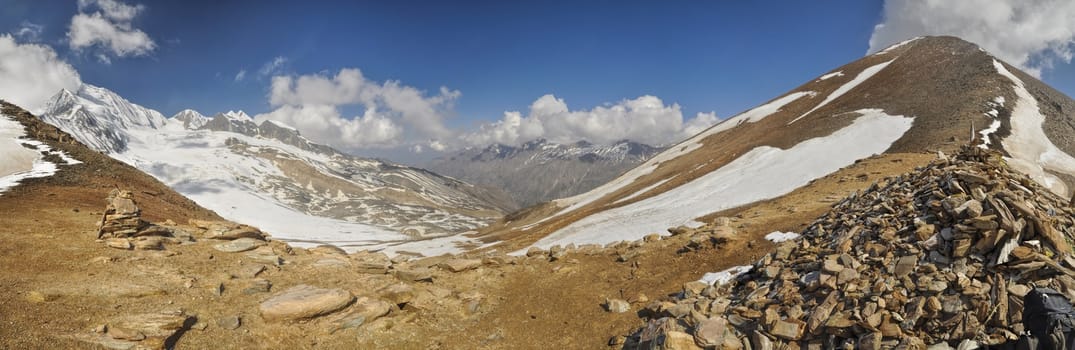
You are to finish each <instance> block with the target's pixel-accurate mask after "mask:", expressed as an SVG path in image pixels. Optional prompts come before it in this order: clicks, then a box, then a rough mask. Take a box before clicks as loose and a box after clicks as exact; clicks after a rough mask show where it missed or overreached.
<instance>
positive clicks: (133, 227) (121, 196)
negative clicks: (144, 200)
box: [97, 189, 149, 239]
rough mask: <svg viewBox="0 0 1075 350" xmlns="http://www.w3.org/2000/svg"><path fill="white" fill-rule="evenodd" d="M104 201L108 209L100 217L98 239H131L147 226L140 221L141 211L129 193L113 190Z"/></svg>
mask: <svg viewBox="0 0 1075 350" xmlns="http://www.w3.org/2000/svg"><path fill="white" fill-rule="evenodd" d="M106 201H108V207H106V208H105V212H104V215H103V216H102V217H101V225H100V229H99V230H98V231H97V238H98V239H102V238H126V237H131V236H134V235H136V234H137V233H138V232H139V231H141V230H142V229H143V228H145V227H146V226H148V225H149V223H147V222H145V221H143V220H142V209H139V208H138V204H135V202H134V196H132V195H131V191H125V190H120V189H114V190H112V191H111V192H109V193H108V198H107V199H106Z"/></svg>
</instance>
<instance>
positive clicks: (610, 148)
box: [427, 139, 663, 207]
mask: <svg viewBox="0 0 1075 350" xmlns="http://www.w3.org/2000/svg"><path fill="white" fill-rule="evenodd" d="M661 150H663V149H662V148H659V147H653V146H649V145H645V144H642V143H638V142H633V141H629V140H623V141H619V142H616V143H614V144H611V145H595V144H592V143H589V142H586V141H579V142H575V143H571V144H559V143H552V142H548V141H547V140H544V139H538V140H533V141H529V142H526V143H524V144H522V145H519V146H508V145H503V144H493V145H489V146H486V147H485V148H468V149H464V150H462V151H459V152H457V153H454V154H451V155H447V156H444V157H440V158H438V159H435V160H433V161H432V162H430V163H429V164H428V165H427V167H429V168H430V169H432V170H433V171H436V172H438V173H441V174H445V175H448V176H452V177H455V178H458V179H461V180H463V181H467V182H470V183H473V184H478V185H483V186H489V187H494V188H498V189H502V190H504V191H505V192H507V193H508V194H509V195H510V196H511V197H512V199H513V200H514V201H515V203H516V204H517V205H518V206H519V207H525V206H530V205H533V204H536V203H540V202H545V201H549V200H552V199H556V198H560V197H565V196H571V195H575V194H578V193H582V192H585V191H588V190H590V189H592V188H594V187H597V186H598V185H600V184H602V183H605V182H607V181H608V180H611V179H612V178H614V177H616V176H618V175H620V174H621V173H623V172H624V171H626V170H627V169H630V168H632V167H634V166H635V165H637V164H639V163H642V162H644V161H645V160H646V159H649V158H650V157H652V156H653V155H655V154H657V153H659V152H660V151H661Z"/></svg>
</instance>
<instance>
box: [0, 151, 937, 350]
mask: <svg viewBox="0 0 1075 350" xmlns="http://www.w3.org/2000/svg"><path fill="white" fill-rule="evenodd" d="M77 156H78V155H76V157H77ZM83 156H85V155H83ZM932 157H933V156H932V155H929V154H898V155H884V156H880V157H877V158H873V159H868V160H864V161H862V162H860V163H858V164H855V165H853V166H851V167H848V168H847V169H844V170H841V171H840V172H837V173H835V174H833V175H830V176H828V177H825V178H823V179H820V180H817V181H815V182H814V183H813V184H811V185H809V186H807V187H804V188H802V189H800V190H797V191H795V192H793V193H791V194H789V195H788V196H785V197H782V198H779V199H775V200H771V201H765V202H761V203H756V204H754V205H751V206H748V207H745V208H742V209H740V210H732V211H728V212H725V213H722V214H723V215H729V216H736V217H737V219H736V220H735V221H734V225H735V226H737V227H738V228H739V229H740V234H739V237H740V238H739V239H737V240H735V241H733V242H729V243H727V244H725V245H723V246H720V247H718V248H709V249H704V250H699V251H693V252H685V253H681V252H679V251H680V249H681V248H682V247H683V246H684V245H685V244H686V239H687V237H684V236H675V237H670V238H666V239H663V240H660V241H657V242H651V243H646V244H645V245H643V246H642V247H641V248H640V250H639V251H640V253H641V254H640V255H638V256H637V257H635V258H632V259H630V260H628V261H627V262H616V256H615V255H614V254H609V253H602V254H597V255H583V254H570V255H568V256H567V257H565V258H564V259H561V260H558V261H556V262H549V261H546V260H544V259H537V258H533V259H521V260H519V261H518V263H516V264H510V265H504V266H499V267H492V266H486V267H482V268H479V269H477V270H473V271H468V272H463V273H448V272H444V271H438V272H436V273H435V277H434V282H433V283H414V285H415V287H416V288H417V289H418V290H419V292H418V294H419V295H426V296H425V297H418V299H416V301H415V302H413V303H411V304H408V305H407V306H406V307H404V308H403V309H402V310H397V311H393V313H392V314H390V315H389V316H388V317H385V318H381V319H379V320H377V321H376V322H373V323H371V324H368V325H365V326H363V327H361V328H358V329H345V330H341V331H338V332H335V333H331V332H330V329H331V327H330V326H329V325H328V324H327V323H326V322H327V321H325V320H322V319H319V320H313V321H310V322H306V323H295V324H269V323H265V322H264V321H262V320H261V318H260V317H259V316H258V312H257V305H258V304H259V303H260V302H261V301H263V300H264V299H266V298H267V297H268V296H269V294H256V295H245V294H243V293H240V292H239V291H241V290H242V289H243V288H245V287H246V286H247V285H248V284H249V283H250V280H249V279H244V278H232V277H231V276H230V275H231V274H235V271H238V270H240V269H241V268H243V267H245V266H248V265H249V262H246V261H244V258H243V255H241V254H229V253H221V252H217V251H215V250H213V249H212V248H211V244H212V243H209V242H200V243H197V244H193V245H169V246H167V250H166V251H165V252H164V253H162V252H145V251H125V250H117V249H112V248H107V247H105V246H104V245H103V244H100V243H95V242H94V237H95V234H96V230H95V228H96V224H97V220H99V216H98V215H99V213H98V212H99V211H100V209H101V208H103V205H104V201H103V198H104V197H105V195H106V193H107V191H108V190H110V189H111V188H112V187H113V186H112V184H113V183H112V182H109V181H111V180H114V179H120V180H122V181H121V185H120V186H123V187H126V188H142V189H146V188H150V189H155V190H154V191H159V193H158V194H156V195H152V196H151V195H148V194H146V193H141V192H139V193H136V199H137V200H138V201H139V204H140V205H141V206H142V208H143V212H144V213H145V216H146V217H147V218H150V219H151V220H155V221H156V220H163V219H173V220H175V221H178V222H183V221H185V219H186V218H191V217H194V218H212V215H209V214H211V213H203V214H199V213H201V212H200V211H198V210H190V208H186V207H184V206H183V205H181V204H182V201H181V203H178V204H176V203H172V202H169V201H168V200H165V199H168V198H171V197H170V196H169V195H168V194H166V192H167V191H166V189H163V188H159V187H154V186H160V185H159V184H158V185H153V183H152V182H151V181H141V180H138V179H139V178H140V176H141V177H144V175H137V174H135V173H127V172H126V171H125V170H123V169H124V167H125V166H123V165H109V166H110V167H112V168H108V169H111V172H106V171H101V172H98V171H96V169H93V167H94V165H93V164H91V163H88V164H87V165H84V166H82V168H81V169H80V168H78V167H77V166H76V167H65V168H62V169H63V170H62V171H61V173H60V174H57V176H55V177H53V178H50V179H43V180H39V181H31V182H29V183H27V184H26V185H22V186H18V187H16V188H15V190H14V191H11V192H7V193H5V194H4V195H3V196H2V197H0V210H2V211H3V212H4V213H5V214H6V215H5V217H4V219H3V221H4V222H3V227H5V229H4V230H3V231H2V232H0V247H2V248H0V249H2V251H0V253H2V254H0V266H4V267H5V268H4V269H2V270H0V281H3V282H2V283H0V293H3V295H8V296H9V297H8V298H4V299H2V300H0V315H3V321H4V322H5V327H0V339H2V341H0V344H2V346H0V347H9V348H41V347H52V348H55V347H63V348H88V347H90V346H89V345H88V344H87V343H82V342H78V341H76V340H73V338H72V337H75V336H79V335H86V334H91V333H90V330H91V329H92V328H93V327H95V326H97V325H100V324H107V323H108V322H109V320H111V319H114V318H116V317H119V316H123V315H129V314H136V313H145V312H155V311H160V310H174V309H181V310H184V311H186V312H188V313H190V314H194V315H197V322H198V323H201V324H208V326H207V327H206V328H205V329H204V330H200V329H197V328H195V329H192V330H187V331H186V332H185V333H183V334H182V336H181V337H179V341H178V342H177V343H176V346H177V348H180V349H184V348H185V349H202V348H328V349H337V348H384V349H430V348H442V349H483V348H488V349H529V348H565V349H593V348H602V347H605V346H606V345H605V344H606V342H607V340H608V339H609V338H610V337H612V336H615V335H622V334H626V333H627V332H629V331H630V330H632V329H634V328H636V327H638V326H639V325H640V324H641V320H640V318H639V317H638V315H637V314H636V313H635V312H636V311H638V310H640V309H641V307H642V306H643V305H644V304H643V303H635V304H633V305H632V310H633V312H628V313H623V314H613V313H608V312H606V311H604V309H603V308H602V306H601V303H602V302H603V301H604V300H605V298H606V297H612V298H627V299H634V298H636V297H637V296H638V295H639V294H644V295H646V296H647V297H648V298H650V299H657V298H660V297H663V296H666V295H669V294H671V293H675V292H677V291H678V290H679V288H680V286H681V285H682V284H683V283H684V282H687V281H692V280H695V279H697V278H698V277H700V276H701V275H702V274H704V273H706V272H712V271H719V270H723V269H725V268H727V267H730V266H734V265H743V264H748V263H750V262H752V261H754V260H755V259H756V258H757V257H759V256H760V255H761V254H764V252H767V251H768V250H769V249H770V248H771V246H772V245H771V244H770V243H769V242H767V241H765V240H764V239H763V238H762V236H764V235H765V234H767V233H769V232H772V231H775V230H782V231H797V230H799V229H800V228H801V227H803V226H804V225H805V224H807V223H809V222H811V221H812V220H813V218H814V217H816V216H817V215H818V214H820V213H821V212H823V211H824V210H825V209H826V208H827V207H828V206H829V205H830V204H831V202H833V201H834V200H835V199H836V198H839V197H841V196H843V195H846V193H848V192H849V191H851V190H855V189H861V188H864V187H866V186H868V185H869V184H870V183H872V182H874V181H877V180H879V179H880V178H881V177H883V176H886V175H892V174H898V173H902V172H906V171H908V170H910V169H912V168H913V167H915V166H918V165H922V164H924V163H925V162H926V161H928V160H929V159H931V158H932ZM84 158H85V157H83V158H80V159H84ZM96 174H111V175H107V176H106V175H96ZM139 174H140V173H139ZM112 175H115V176H116V177H112ZM59 179H66V180H63V181H69V182H72V183H61V182H62V181H60V180H59ZM73 182H78V183H83V184H84V185H82V186H76V185H74V184H73ZM127 186H131V187H127ZM134 186H144V187H134ZM76 208H77V209H78V211H77V212H76V211H74V210H73V209H76ZM284 258H285V260H287V261H288V263H287V264H285V265H283V266H281V267H280V268H278V269H277V268H270V270H269V271H266V272H265V273H263V274H262V275H260V276H259V277H260V278H266V279H268V280H270V281H272V283H273V285H274V287H273V290H274V291H280V290H283V289H286V288H287V287H290V286H293V285H297V284H300V283H307V284H311V285H315V286H320V287H326V288H343V289H346V290H349V291H351V292H352V293H354V294H356V295H368V294H373V293H374V289H375V288H376V287H377V286H381V285H384V284H386V283H390V282H391V281H392V280H394V278H392V277H390V276H389V275H367V274H361V273H357V272H355V271H354V270H350V269H346V268H327V267H314V266H312V262H314V261H316V260H317V259H320V258H323V256H320V255H317V254H312V253H308V252H305V251H304V250H301V249H295V253H294V254H292V255H287V254H285V255H284ZM188 282H191V283H190V284H191V287H190V288H187V286H186V284H187V283H188ZM221 284H222V285H224V291H225V292H224V293H223V295H221V296H217V295H216V294H214V292H213V290H214V289H215V288H216V286H217V285H221ZM437 289H439V290H447V291H449V293H448V294H449V296H448V297H446V298H436V297H431V296H428V294H429V293H431V292H429V291H433V290H437ZM31 292H33V294H32V293H31ZM468 294H480V295H481V296H482V297H481V298H480V300H481V302H480V304H478V305H477V308H476V310H474V311H473V312H472V311H468V310H467V304H466V302H464V301H461V299H462V298H463V296H464V295H468ZM35 295H36V296H44V297H43V298H37V299H35V297H34V296H35ZM231 315H240V316H241V317H242V319H243V326H242V327H241V328H239V329H238V330H235V331H229V330H224V329H222V328H220V327H217V326H216V323H215V321H216V320H217V319H219V318H222V317H225V316H231ZM328 318H330V317H325V318H323V319H328Z"/></svg>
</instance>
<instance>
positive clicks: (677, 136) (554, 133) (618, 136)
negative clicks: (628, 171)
mask: <svg viewBox="0 0 1075 350" xmlns="http://www.w3.org/2000/svg"><path fill="white" fill-rule="evenodd" d="M716 121H717V118H716V115H715V114H713V113H699V114H698V116H696V117H695V118H693V119H691V120H689V121H687V123H686V124H684V121H683V113H682V112H681V111H680V107H679V105H678V104H672V105H665V104H664V102H663V101H661V99H660V98H657V97H656V96H650V95H645V96H640V97H638V98H635V99H625V100H622V101H619V102H617V103H614V104H606V105H604V106H598V107H594V108H593V109H590V110H578V111H571V110H569V109H568V107H567V104H566V103H565V102H564V100H562V99H559V98H556V96H553V95H545V96H542V97H540V98H538V99H537V100H536V101H534V103H533V104H531V105H530V112H529V114H528V115H526V116H523V115H522V113H520V112H514V111H512V112H505V113H504V118H503V119H501V120H499V121H496V122H493V123H490V124H485V125H482V126H481V127H480V128H479V130H477V131H475V132H472V133H469V134H467V135H464V136H463V139H464V141H465V142H466V143H468V144H470V145H476V146H480V145H487V144H491V143H502V144H508V145H516V144H520V143H523V142H527V141H530V140H534V139H538V138H545V139H548V140H549V141H552V142H559V143H569V142H575V141H579V140H586V141H590V142H593V143H599V144H600V143H612V142H616V141H619V140H624V139H628V140H632V141H637V142H642V143H647V144H652V145H661V144H667V143H670V142H675V141H679V140H682V139H684V138H686V137H688V136H691V135H694V134H695V133H697V132H700V131H701V130H704V129H705V128H708V127H709V126H712V125H713V124H714V123H716Z"/></svg>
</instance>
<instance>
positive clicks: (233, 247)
mask: <svg viewBox="0 0 1075 350" xmlns="http://www.w3.org/2000/svg"><path fill="white" fill-rule="evenodd" d="M264 244H265V241H262V240H258V239H253V238H239V239H236V240H234V241H228V242H224V243H220V244H217V245H214V246H213V248H214V249H216V250H219V251H222V252H225V253H238V252H245V251H248V250H253V249H254V248H257V247H260V246H262V245H264Z"/></svg>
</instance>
